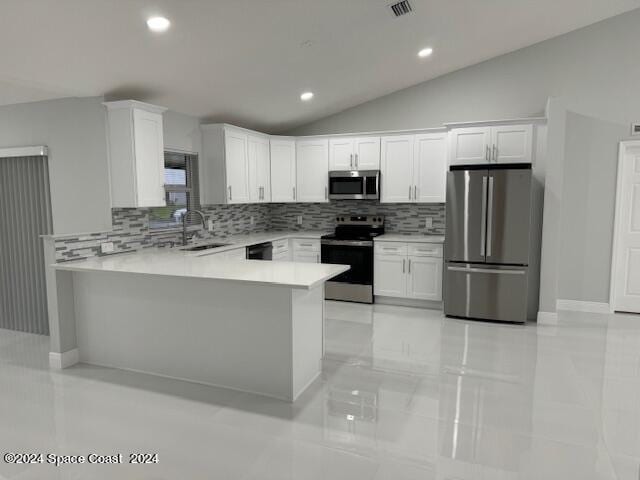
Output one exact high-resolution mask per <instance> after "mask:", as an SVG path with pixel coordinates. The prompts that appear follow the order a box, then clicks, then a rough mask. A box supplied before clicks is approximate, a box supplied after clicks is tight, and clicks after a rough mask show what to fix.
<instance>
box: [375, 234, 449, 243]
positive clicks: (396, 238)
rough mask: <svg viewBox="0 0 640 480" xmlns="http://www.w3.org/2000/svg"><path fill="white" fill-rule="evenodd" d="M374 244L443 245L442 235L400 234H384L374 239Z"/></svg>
mask: <svg viewBox="0 0 640 480" xmlns="http://www.w3.org/2000/svg"><path fill="white" fill-rule="evenodd" d="M374 240H375V241H376V242H377V241H380V242H405V243H444V235H406V234H401V233H385V234H384V235H380V236H379V237H376V238H375V239H374Z"/></svg>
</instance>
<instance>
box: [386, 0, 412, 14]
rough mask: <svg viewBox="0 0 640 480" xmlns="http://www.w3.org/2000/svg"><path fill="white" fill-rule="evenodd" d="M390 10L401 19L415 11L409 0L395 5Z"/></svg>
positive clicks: (403, 0)
mask: <svg viewBox="0 0 640 480" xmlns="http://www.w3.org/2000/svg"><path fill="white" fill-rule="evenodd" d="M390 8H391V11H392V12H393V14H394V15H395V16H396V17H401V16H402V15H406V14H407V13H411V12H412V11H413V9H412V8H411V4H410V3H409V0H402V1H401V2H398V3H394V4H393V5H391V6H390Z"/></svg>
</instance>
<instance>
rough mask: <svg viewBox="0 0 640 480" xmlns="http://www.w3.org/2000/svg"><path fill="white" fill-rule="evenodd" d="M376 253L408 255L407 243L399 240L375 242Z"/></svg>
mask: <svg viewBox="0 0 640 480" xmlns="http://www.w3.org/2000/svg"><path fill="white" fill-rule="evenodd" d="M374 252H375V254H376V255H403V256H406V255H407V244H406V243H398V242H375V247H374Z"/></svg>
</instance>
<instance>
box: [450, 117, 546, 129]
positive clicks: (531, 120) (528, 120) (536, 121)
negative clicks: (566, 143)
mask: <svg viewBox="0 0 640 480" xmlns="http://www.w3.org/2000/svg"><path fill="white" fill-rule="evenodd" d="M545 123H547V117H525V118H508V119H503V120H478V121H473V122H448V123H445V124H444V126H445V127H446V128H448V129H451V128H463V127H491V126H494V125H522V124H531V125H542V124H545Z"/></svg>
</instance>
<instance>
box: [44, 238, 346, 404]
mask: <svg viewBox="0 0 640 480" xmlns="http://www.w3.org/2000/svg"><path fill="white" fill-rule="evenodd" d="M52 268H53V269H54V274H55V285H56V286H55V289H56V294H55V295H52V296H51V297H52V298H51V299H50V310H52V308H53V309H55V311H56V313H57V314H56V315H54V316H53V318H51V322H52V323H53V322H57V325H52V332H55V334H56V335H58V336H59V342H58V344H59V345H60V348H59V350H60V352H55V351H53V352H52V353H51V354H50V362H51V364H52V366H54V367H59V368H64V367H67V366H71V365H73V364H74V363H77V362H79V361H80V362H84V363H89V364H95V365H102V366H108V367H115V368H121V369H126V370H134V371H141V372H147V373H152V374H156V375H162V376H167V377H172V378H179V379H184V380H189V381H193V382H198V383H204V384H208V385H217V386H222V387H227V388H232V389H236V390H241V391H246V392H252V393H257V394H261V395H266V396H271V397H276V398H279V399H283V400H287V401H294V400H295V399H296V398H297V397H298V396H299V395H300V393H302V392H303V391H304V390H305V389H306V387H307V386H308V385H309V384H310V383H311V382H313V381H314V379H315V378H317V376H318V375H319V374H320V369H321V359H322V355H323V310H324V282H325V281H326V280H328V279H330V278H332V277H334V276H336V275H338V274H340V273H343V272H345V271H346V270H348V268H349V267H348V266H344V265H325V264H312V263H297V262H268V261H259V260H233V259H225V258H220V257H217V256H215V255H211V256H194V255H189V254H187V253H185V252H183V251H180V250H177V249H170V250H161V249H150V250H148V251H143V252H135V253H129V254H121V255H115V256H106V257H94V258H90V259H87V260H80V261H72V262H63V263H57V264H54V265H52ZM52 345H53V343H52Z"/></svg>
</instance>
